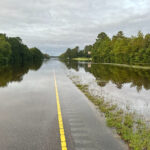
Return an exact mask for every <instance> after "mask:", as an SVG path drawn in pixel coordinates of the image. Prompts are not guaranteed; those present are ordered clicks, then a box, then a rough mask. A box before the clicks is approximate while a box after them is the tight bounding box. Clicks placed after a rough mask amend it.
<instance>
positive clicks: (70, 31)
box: [0, 0, 150, 55]
mask: <svg viewBox="0 0 150 150" xmlns="http://www.w3.org/2000/svg"><path fill="white" fill-rule="evenodd" d="M149 14H150V2H149V0H124V1H122V0H115V1H112V0H105V1H104V0H92V1H90V0H82V1H81V0H71V1H70V0H26V1H24V0H1V1H0V32H2V33H7V34H8V35H9V36H20V37H21V38H22V39H23V41H24V43H26V44H27V45H29V46H30V47H31V46H38V47H39V48H40V49H41V50H45V51H47V52H49V53H50V54H53V55H57V54H60V53H61V52H63V51H64V50H65V49H66V48H67V47H74V46H76V45H79V46H80V47H83V46H84V45H85V44H92V43H93V42H94V41H95V38H96V36H97V34H98V33H100V32H102V31H104V32H106V33H107V34H108V35H110V36H111V35H112V34H115V33H116V32H117V31H118V30H123V31H124V32H125V33H126V34H127V35H131V34H136V33H137V32H138V30H142V31H143V32H144V33H147V32H149V30H150V17H149Z"/></svg>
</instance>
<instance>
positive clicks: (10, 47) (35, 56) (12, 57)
mask: <svg viewBox="0 0 150 150" xmlns="http://www.w3.org/2000/svg"><path fill="white" fill-rule="evenodd" d="M44 58H49V55H47V54H43V53H42V52H41V51H40V50H39V49H38V48H36V47H34V48H28V47H27V46H26V45H25V44H23V43H22V40H21V38H19V37H7V36H6V35H5V34H0V65H6V64H11V65H13V64H20V65H24V64H26V63H34V62H37V61H42V60H43V59H44Z"/></svg>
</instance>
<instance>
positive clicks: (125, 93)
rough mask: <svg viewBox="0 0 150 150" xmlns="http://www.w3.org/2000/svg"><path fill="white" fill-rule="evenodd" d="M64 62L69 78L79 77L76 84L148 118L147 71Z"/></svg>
mask: <svg viewBox="0 0 150 150" xmlns="http://www.w3.org/2000/svg"><path fill="white" fill-rule="evenodd" d="M64 63H65V65H66V66H67V68H68V69H70V74H71V76H78V78H77V80H78V82H79V80H80V82H81V83H83V84H88V85H89V88H90V90H91V91H92V92H93V93H94V95H98V96H104V97H106V99H110V100H111V101H114V102H115V103H117V104H119V105H120V106H121V107H125V108H128V109H131V110H133V111H137V112H138V113H140V114H142V115H144V116H146V117H148V118H149V116H150V69H143V68H133V67H125V66H114V65H108V64H91V63H90V62H76V61H72V62H64ZM95 82H96V83H95Z"/></svg>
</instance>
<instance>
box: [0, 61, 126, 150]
mask: <svg viewBox="0 0 150 150" xmlns="http://www.w3.org/2000/svg"><path fill="white" fill-rule="evenodd" d="M67 70H68V69H67V68H66V66H65V65H64V64H63V63H61V62H60V61H58V60H57V59H51V60H50V61H49V62H47V63H46V64H44V65H43V66H42V67H41V68H40V69H39V70H38V71H36V72H35V71H29V72H28V74H26V75H24V76H23V77H22V78H23V80H22V81H21V80H20V81H21V82H10V83H9V84H8V86H5V87H1V88H0V149H1V150H61V149H62V146H61V141H60V133H59V129H60V126H59V122H58V110H57V107H58V106H57V103H56V91H55V90H56V87H55V81H54V71H55V78H56V82H57V88H58V95H59V101H60V109H61V115H62V120H63V127H64V134H65V137H66V144H67V146H66V148H67V149H68V150H124V149H127V145H125V144H124V143H123V142H122V141H121V140H120V138H119V137H118V136H117V135H116V134H115V133H113V130H111V129H110V128H108V127H106V125H105V121H104V118H103V116H101V114H100V113H99V112H98V110H97V109H96V108H95V106H94V105H93V104H92V103H91V102H90V101H89V100H88V99H87V98H86V97H85V96H84V94H83V93H82V92H81V91H80V90H79V89H78V88H77V87H76V86H75V85H74V84H73V83H72V81H71V80H70V79H69V78H68V77H67V74H66V72H67ZM64 150H65V149H64Z"/></svg>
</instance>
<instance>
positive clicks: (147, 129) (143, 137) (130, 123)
mask: <svg viewBox="0 0 150 150" xmlns="http://www.w3.org/2000/svg"><path fill="white" fill-rule="evenodd" d="M74 84H75V85H76V86H77V87H78V88H79V89H80V90H81V91H82V92H83V93H84V94H85V95H86V96H87V98H88V99H89V100H91V101H92V102H93V103H94V104H95V105H96V106H97V107H98V108H99V110H100V111H101V112H102V113H104V115H105V118H106V124H107V125H108V126H109V127H111V128H113V129H116V132H117V134H118V135H119V136H120V137H121V138H122V139H123V140H124V141H125V142H126V143H127V144H128V145H129V148H130V149H132V150H150V142H149V141H150V126H149V124H148V123H146V122H145V120H144V119H143V118H140V117H138V116H137V115H136V114H135V113H130V112H125V111H123V110H122V109H120V108H119V107H118V106H117V105H114V104H111V103H110V102H106V101H104V98H103V97H101V98H97V97H94V96H92V95H91V94H90V92H88V85H81V84H77V83H75V82H74Z"/></svg>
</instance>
